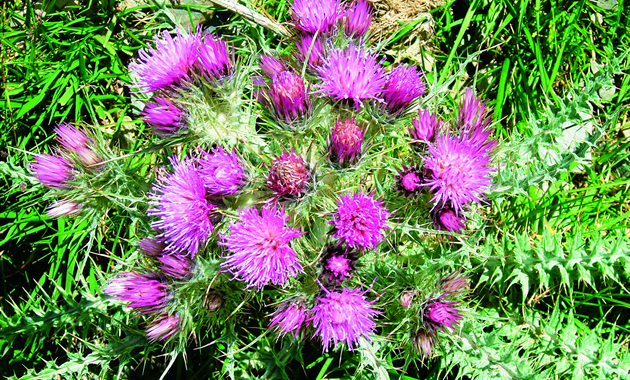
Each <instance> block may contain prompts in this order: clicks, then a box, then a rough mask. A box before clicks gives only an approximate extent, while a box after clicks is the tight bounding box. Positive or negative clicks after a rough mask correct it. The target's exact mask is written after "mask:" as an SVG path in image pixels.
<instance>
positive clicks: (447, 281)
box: [440, 273, 468, 296]
mask: <svg viewBox="0 0 630 380" xmlns="http://www.w3.org/2000/svg"><path fill="white" fill-rule="evenodd" d="M467 280H468V276H466V275H459V274H458V273H452V274H450V275H448V276H447V277H446V278H444V279H443V280H442V281H441V282H440V288H441V289H442V291H443V292H444V296H454V295H457V293H459V292H460V291H461V290H464V289H466V287H467V286H468V281H467Z"/></svg>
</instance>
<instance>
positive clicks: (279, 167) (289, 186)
mask: <svg viewBox="0 0 630 380" xmlns="http://www.w3.org/2000/svg"><path fill="white" fill-rule="evenodd" d="M309 177H310V173H309V171H308V169H307V168H306V165H305V164H304V160H303V159H302V157H301V156H299V155H298V154H297V153H295V150H293V149H291V152H282V155H281V156H278V157H276V158H275V159H274V160H273V161H272V162H271V169H269V177H267V187H268V188H270V189H271V190H273V191H275V192H276V195H277V196H283V195H298V194H300V193H302V192H304V191H305V187H306V183H307V182H308V179H309Z"/></svg>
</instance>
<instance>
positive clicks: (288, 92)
mask: <svg viewBox="0 0 630 380" xmlns="http://www.w3.org/2000/svg"><path fill="white" fill-rule="evenodd" d="M267 97H268V98H269V99H268V103H269V104H270V105H271V106H272V108H273V110H274V111H275V112H274V113H275V115H276V117H278V118H279V119H282V120H284V121H286V122H292V121H295V120H297V119H299V118H301V117H302V116H304V115H306V113H307V112H308V110H309V109H310V100H309V98H308V91H307V89H306V87H305V86H304V79H303V78H302V77H301V76H299V75H297V74H294V73H293V72H292V71H288V70H286V71H281V72H279V73H276V74H274V75H273V78H272V80H271V86H270V87H269V90H268V91H267Z"/></svg>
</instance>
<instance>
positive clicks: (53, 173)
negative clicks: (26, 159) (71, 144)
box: [31, 154, 72, 189]
mask: <svg viewBox="0 0 630 380" xmlns="http://www.w3.org/2000/svg"><path fill="white" fill-rule="evenodd" d="M31 171H32V172H33V175H34V176H35V178H37V180H38V181H39V182H40V183H42V184H43V185H45V186H46V187H49V188H51V189H63V188H67V187H69V186H70V184H69V183H68V181H69V180H70V179H72V164H71V163H70V161H68V159H66V158H65V157H61V156H58V155H50V154H42V155H39V156H36V157H35V162H34V163H33V164H31Z"/></svg>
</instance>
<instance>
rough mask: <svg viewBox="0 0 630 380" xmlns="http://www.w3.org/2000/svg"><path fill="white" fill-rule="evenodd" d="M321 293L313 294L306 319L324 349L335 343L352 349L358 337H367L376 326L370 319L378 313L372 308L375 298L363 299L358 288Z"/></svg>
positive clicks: (362, 294) (363, 294) (363, 295)
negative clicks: (312, 304) (311, 304)
mask: <svg viewBox="0 0 630 380" xmlns="http://www.w3.org/2000/svg"><path fill="white" fill-rule="evenodd" d="M325 292H326V294H325V296H324V297H317V301H316V302H315V306H314V307H313V308H312V309H311V310H310V311H309V314H310V317H309V319H308V321H309V322H312V324H313V328H314V329H315V334H314V335H313V336H319V337H320V339H321V340H322V343H323V346H324V351H328V349H329V348H330V347H333V348H334V347H336V346H337V345H338V344H339V343H342V344H343V343H345V344H346V345H347V347H348V349H349V350H352V349H353V348H354V346H356V344H357V343H358V341H359V338H360V337H362V336H363V337H365V338H367V339H369V335H370V334H372V333H373V332H374V328H375V327H376V324H375V323H374V320H373V318H374V317H376V316H377V315H378V314H380V312H379V311H377V310H374V309H373V308H372V304H373V303H374V302H375V301H367V300H366V299H365V292H360V291H359V289H348V288H344V289H343V290H342V291H341V292H337V291H328V290H325Z"/></svg>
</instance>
